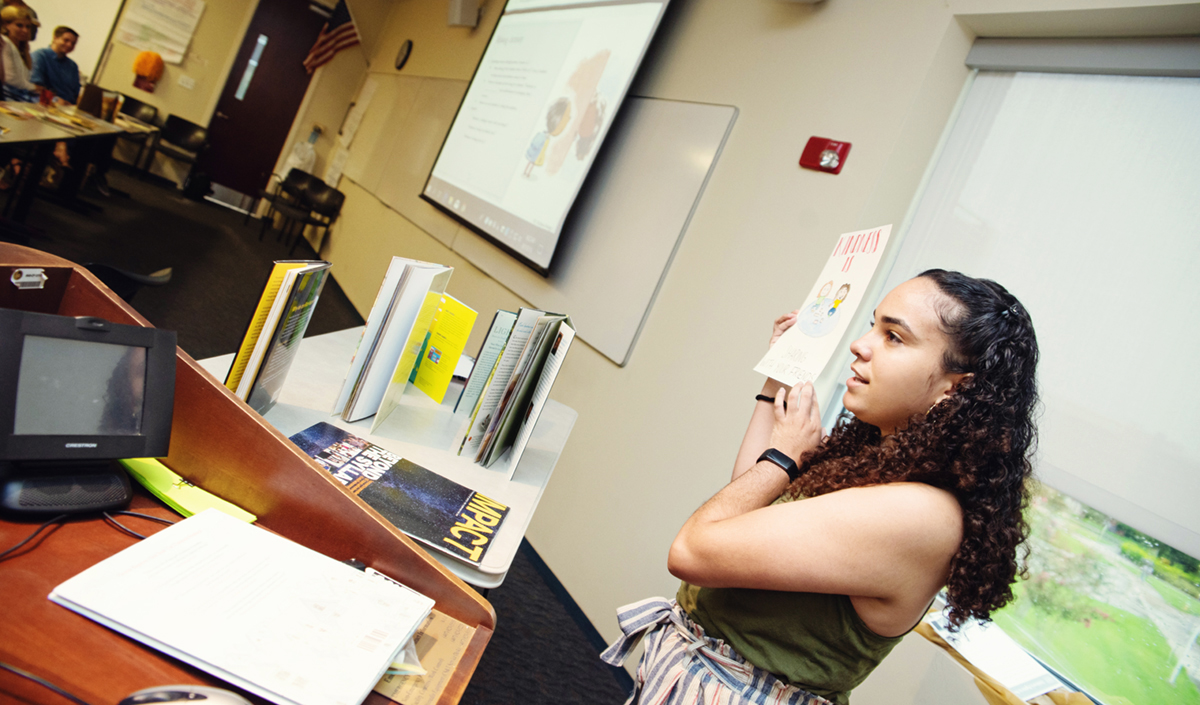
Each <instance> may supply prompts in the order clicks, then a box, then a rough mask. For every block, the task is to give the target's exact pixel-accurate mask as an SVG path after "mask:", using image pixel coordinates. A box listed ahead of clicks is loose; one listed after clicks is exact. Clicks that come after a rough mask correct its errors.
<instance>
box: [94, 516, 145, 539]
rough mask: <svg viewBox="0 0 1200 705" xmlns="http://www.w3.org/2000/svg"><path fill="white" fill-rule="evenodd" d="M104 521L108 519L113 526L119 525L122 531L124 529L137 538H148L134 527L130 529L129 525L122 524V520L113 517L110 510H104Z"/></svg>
mask: <svg viewBox="0 0 1200 705" xmlns="http://www.w3.org/2000/svg"><path fill="white" fill-rule="evenodd" d="M104 521H107V522H108V523H109V524H112V525H113V526H115V527H117V528H118V529H120V530H121V531H124V532H125V533H127V534H129V535H130V536H132V537H134V538H137V539H144V538H146V537H145V536H142V535H141V534H139V533H138V532H136V531H134V530H133V529H130V528H129V527H127V526H125V525H124V524H122V523H121V522H119V521H117V520H116V519H113V515H112V514H109V513H108V512H104Z"/></svg>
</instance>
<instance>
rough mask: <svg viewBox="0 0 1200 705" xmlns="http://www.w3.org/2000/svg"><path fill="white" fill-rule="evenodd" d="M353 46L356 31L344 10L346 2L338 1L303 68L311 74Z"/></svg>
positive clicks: (356, 37)
mask: <svg viewBox="0 0 1200 705" xmlns="http://www.w3.org/2000/svg"><path fill="white" fill-rule="evenodd" d="M355 44H358V31H357V30H356V29H354V21H353V20H352V19H350V10H348V9H346V0H338V4H337V7H335V8H333V14H332V15H330V16H329V21H328V22H326V23H325V26H324V27H322V28H321V33H320V34H319V35H317V43H316V44H313V47H312V49H309V50H308V56H307V57H305V59H304V68H305V69H306V70H307V71H308V72H309V73H312V72H313V71H316V70H317V69H318V68H320V67H322V66H324V65H325V64H327V63H329V61H330V59H332V58H333V55H334V54H336V53H338V52H339V51H341V50H342V49H346V48H348V47H352V46H354V45H355Z"/></svg>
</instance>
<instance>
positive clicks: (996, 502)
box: [604, 269, 1038, 705]
mask: <svg viewBox="0 0 1200 705" xmlns="http://www.w3.org/2000/svg"><path fill="white" fill-rule="evenodd" d="M796 315H797V312H793V313H791V314H787V315H785V316H781V317H780V318H779V319H778V320H776V321H775V327H774V332H773V336H772V338H771V343H772V344H774V342H775V341H776V340H777V339H778V338H779V336H780V335H781V334H782V333H783V332H784V331H785V330H787V329H788V328H790V327H791V326H792V325H793V324H794V323H795V321H796ZM850 351H851V353H853V355H854V358H855V360H854V363H853V364H852V365H851V370H852V371H853V376H852V377H851V378H850V379H849V380H847V383H846V386H847V390H846V394H845V396H844V397H843V404H844V405H845V407H846V409H847V410H848V411H850V412H851V413H852V414H853V415H854V418H853V419H849V420H847V419H843V420H841V421H840V422H839V423H838V425H837V427H836V428H835V429H834V430H833V433H832V434H830V435H829V436H827V437H822V430H821V421H820V419H821V417H820V414H819V412H818V409H817V404H816V402H815V401H814V399H813V388H812V385H811V384H804V385H803V386H796V387H793V388H791V389H788V388H786V387H783V386H781V385H780V384H779V383H778V382H776V381H774V380H768V382H767V384H766V385H765V386H764V389H763V394H761V395H759V397H758V399H759V402H758V403H757V404H756V408H755V410H754V414H753V416H752V417H751V420H750V425H749V428H748V429H747V431H746V435H745V438H744V439H743V441H742V446H741V448H740V450H739V451H738V455H737V460H736V461H735V464H734V469H733V479H732V481H731V482H730V483H729V484H728V485H727V486H726V487H725V488H724V489H723V490H721V491H720V492H718V493H717V494H716V495H715V496H714V497H713V498H712V499H710V500H709V501H708V502H707V503H705V504H704V505H703V506H702V507H700V509H698V510H697V511H696V512H695V514H693V515H692V517H691V518H690V519H688V520H687V522H686V523H685V524H684V526H683V528H682V529H681V530H680V532H679V535H678V536H677V537H676V538H675V541H674V543H673V544H672V545H671V551H670V556H669V559H668V568H669V569H670V571H671V573H672V574H674V575H675V576H676V577H679V578H681V579H682V580H683V581H684V582H683V585H682V586H681V587H680V590H679V593H678V595H677V596H676V600H675V601H669V602H668V601H666V600H664V599H662V598H652V599H650V600H644V601H642V602H639V603H635V604H633V605H627V606H625V607H622V608H621V609H620V610H619V611H618V612H619V619H620V622H621V628H622V631H623V632H624V634H625V636H624V637H622V638H621V639H620V640H618V642H617V643H616V644H614V645H613V646H612V647H610V648H609V649H608V651H606V652H605V654H604V658H605V660H606V661H608V662H609V663H612V664H614V665H619V664H620V663H621V662H622V661H623V660H624V658H625V656H626V655H627V654H628V652H629V651H630V650H631V649H632V648H633V646H634V645H635V644H636V642H637V641H638V640H639V639H640V638H641V637H642V636H646V637H647V639H646V650H645V655H644V656H643V658H642V663H641V664H640V666H639V669H638V674H637V675H638V678H637V680H638V689H637V691H636V692H635V693H634V695H633V697H632V698H631V699H630V702H642V703H651V702H652V703H656V704H659V703H683V702H689V703H690V702H704V703H742V702H756V703H757V702H772V703H775V702H787V703H796V704H799V705H826V704H827V703H837V704H838V705H845V703H848V702H849V693H850V691H851V690H852V689H853V688H855V687H856V686H857V685H858V684H859V683H861V682H862V681H863V680H864V679H865V678H866V677H867V675H868V674H869V673H870V672H871V670H872V669H874V668H875V666H877V665H878V664H879V662H880V661H881V660H882V659H883V658H884V656H886V655H887V654H888V652H890V651H891V649H892V647H894V646H895V645H896V644H897V643H898V642H899V641H900V639H901V638H902V637H903V636H904V635H905V634H907V633H908V632H909V631H911V630H912V628H913V627H915V626H916V624H917V623H918V622H919V621H920V620H921V618H922V616H923V615H924V614H925V613H926V612H927V611H928V609H929V607H930V604H931V603H932V601H933V599H934V597H935V596H936V595H937V593H938V592H939V591H940V590H941V589H942V587H943V586H944V587H945V588H946V590H947V593H948V615H949V619H950V622H951V624H952V625H953V627H954V628H957V627H958V626H959V625H961V624H962V623H963V622H964V621H965V620H967V619H969V618H978V619H987V618H988V616H989V615H990V614H991V613H992V612H993V611H994V610H996V609H999V608H1000V607H1002V606H1003V605H1005V604H1006V603H1007V602H1008V601H1009V600H1011V599H1012V590H1011V584H1012V583H1013V581H1014V580H1015V579H1016V576H1017V575H1018V573H1019V572H1021V567H1020V566H1019V565H1018V555H1017V553H1018V546H1019V545H1020V544H1021V543H1022V542H1023V541H1024V540H1025V538H1026V535H1027V532H1028V527H1027V526H1026V525H1025V522H1024V520H1023V519H1022V514H1021V512H1022V509H1023V508H1024V506H1025V504H1026V503H1027V501H1028V495H1027V490H1026V480H1027V479H1028V477H1029V474H1030V469H1031V466H1030V457H1031V455H1032V453H1033V450H1034V446H1035V443H1036V429H1035V427H1034V423H1033V418H1032V417H1033V412H1034V408H1035V406H1036V404H1037V388H1036V384H1035V375H1034V373H1035V368H1036V366H1037V359H1038V349H1037V339H1036V337H1035V335H1034V332H1033V324H1032V322H1031V321H1030V318H1029V315H1028V313H1027V312H1026V311H1025V309H1024V307H1022V306H1021V305H1020V303H1019V302H1018V301H1017V300H1016V298H1014V297H1013V296H1012V295H1011V294H1009V293H1008V292H1007V291H1006V290H1005V289H1004V287H1002V286H1000V285H999V284H996V283H995V282H992V281H989V280H986V279H974V278H971V277H968V276H965V275H963V274H960V273H957V272H947V271H944V270H940V269H933V270H929V271H927V272H924V273H922V274H921V275H919V276H917V277H916V278H914V279H911V280H909V281H907V282H904V283H903V284H901V285H900V286H898V287H896V288H895V289H894V290H892V291H891V292H890V293H889V294H888V295H887V297H885V298H884V300H883V301H882V302H881V303H880V304H879V307H878V308H877V309H876V310H875V320H874V322H873V324H872V327H871V329H870V331H869V332H868V333H867V334H866V335H864V336H863V337H862V338H860V339H858V340H857V341H855V342H854V343H853V344H851V346H850Z"/></svg>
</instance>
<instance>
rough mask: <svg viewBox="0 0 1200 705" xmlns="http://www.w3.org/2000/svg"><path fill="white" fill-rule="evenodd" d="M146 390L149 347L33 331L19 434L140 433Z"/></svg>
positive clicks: (20, 381) (24, 359) (21, 380)
mask: <svg viewBox="0 0 1200 705" xmlns="http://www.w3.org/2000/svg"><path fill="white" fill-rule="evenodd" d="M145 389H146V348H144V347H131V346H127V345H112V344H108V343H96V342H85V341H82V340H68V339H64V338H47V337H43V336H37V335H27V336H25V345H24V347H23V349H22V352H21V370H20V373H19V375H18V378H17V406H16V415H15V418H14V419H13V433H15V434H18V435H28V436H54V435H115V436H134V435H137V434H139V433H141V431H142V407H143V404H144V400H145V399H144V394H145Z"/></svg>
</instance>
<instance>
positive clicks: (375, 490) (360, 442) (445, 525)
mask: <svg viewBox="0 0 1200 705" xmlns="http://www.w3.org/2000/svg"><path fill="white" fill-rule="evenodd" d="M291 440H292V442H293V443H295V444H296V445H297V446H299V447H300V449H301V450H303V451H304V452H305V453H307V454H308V455H309V456H310V457H312V458H313V459H314V460H316V461H317V464H318V465H320V466H321V467H323V468H325V469H326V470H327V471H329V472H330V473H331V474H332V475H333V476H334V478H336V479H337V480H338V481H339V482H341V483H342V484H343V485H344V486H345V487H346V489H348V490H349V491H350V492H351V493H353V494H355V495H358V496H359V497H360V498H362V500H363V501H364V502H366V503H367V504H369V505H370V506H371V507H372V508H374V509H375V511H377V512H379V513H380V514H381V515H383V517H384V518H385V519H387V520H388V521H390V522H391V523H392V524H393V525H394V526H395V527H396V528H397V529H400V530H401V531H403V532H404V533H406V534H408V535H409V536H410V537H412V538H413V539H416V540H417V541H420V542H421V543H423V544H425V545H426V546H429V547H430V548H434V549H436V550H438V551H441V552H442V553H445V554H447V555H450V556H454V557H455V558H457V559H459V560H462V561H464V562H466V563H469V564H471V565H475V566H477V565H479V564H480V563H481V562H482V561H483V557H484V556H485V555H486V554H487V551H488V548H490V547H491V545H492V539H494V538H495V536H496V532H497V531H498V530H499V529H500V527H501V526H502V525H503V523H504V519H505V517H507V516H508V507H507V506H505V505H504V504H501V503H499V502H497V501H495V500H493V499H489V498H488V497H485V496H484V495H481V494H479V493H478V492H476V491H475V490H472V489H470V488H468V487H463V486H462V485H460V484H458V483H457V482H454V481H453V480H450V479H448V478H445V477H442V476H441V475H439V474H437V473H435V472H433V471H431V470H428V469H426V468H423V467H421V466H420V465H417V464H416V463H413V462H411V461H409V460H405V459H404V458H401V457H400V456H399V455H396V454H395V453H393V452H391V451H389V450H387V449H386V448H382V447H380V446H378V445H375V444H374V443H371V442H370V441H367V440H364V439H362V438H359V437H358V436H355V435H353V434H351V433H348V432H346V431H343V430H342V429H340V428H338V427H337V426H334V425H332V424H328V423H324V422H321V423H318V424H315V425H313V426H310V427H308V428H306V429H304V430H303V431H301V432H300V433H297V434H296V435H294V436H292V438H291Z"/></svg>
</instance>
